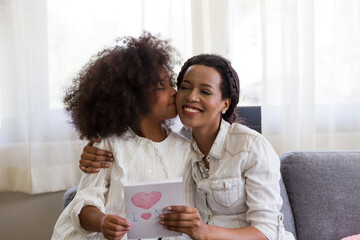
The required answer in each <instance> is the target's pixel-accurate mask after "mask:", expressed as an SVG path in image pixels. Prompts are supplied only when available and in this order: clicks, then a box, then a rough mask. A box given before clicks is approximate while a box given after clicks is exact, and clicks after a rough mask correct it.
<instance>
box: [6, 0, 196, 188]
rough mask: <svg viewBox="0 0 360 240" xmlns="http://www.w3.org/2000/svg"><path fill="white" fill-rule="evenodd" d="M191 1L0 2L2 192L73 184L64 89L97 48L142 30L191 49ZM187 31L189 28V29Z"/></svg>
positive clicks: (74, 160)
mask: <svg viewBox="0 0 360 240" xmlns="http://www.w3.org/2000/svg"><path fill="white" fill-rule="evenodd" d="M189 4H190V2H189V1H176V0H175V1H167V0H156V1H144V0H132V1H123V0H122V1H120V0H104V1H99V0H96V1H94V0H76V1H74V0H62V1H57V0H48V1H46V0H0V191H20V192H25V193H31V194H36V193H43V192H52V191H59V190H64V189H67V188H69V187H71V186H73V185H75V184H77V183H78V181H79V177H80V174H81V173H80V170H79V168H78V160H79V159H80V154H81V152H82V148H83V146H84V145H85V144H86V141H80V140H79V139H78V135H77V134H76V133H75V131H74V129H73V128H72V127H71V126H70V125H69V124H68V123H67V122H68V120H69V119H68V118H67V116H66V114H65V113H64V110H63V105H62V96H63V94H64V87H65V86H66V83H67V82H69V81H70V79H71V77H72V76H73V75H74V74H75V73H76V72H77V71H79V69H80V68H81V67H82V66H83V65H84V64H85V63H86V62H87V61H88V60H89V59H90V57H91V56H92V55H94V54H96V53H97V52H98V51H99V50H101V49H102V48H104V47H106V45H111V44H113V43H115V40H116V38H118V37H119V36H124V35H134V36H138V35H139V34H140V33H141V32H142V30H144V29H146V30H148V31H151V32H153V33H161V35H162V37H164V38H171V39H173V44H174V45H175V46H176V47H177V49H179V50H180V51H181V52H182V53H183V56H184V57H189V56H190V55H191V54H192V45H191V38H192V33H191V27H189V26H188V24H189V22H190V20H191V12H189V11H185V9H186V8H188V9H190V7H189V6H190V5H189ZM188 29H189V30H188Z"/></svg>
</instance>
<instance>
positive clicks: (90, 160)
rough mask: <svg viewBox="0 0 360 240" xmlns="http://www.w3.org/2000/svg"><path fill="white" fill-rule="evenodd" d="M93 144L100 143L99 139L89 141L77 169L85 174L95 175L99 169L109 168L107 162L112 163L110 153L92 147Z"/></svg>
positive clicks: (112, 159)
mask: <svg viewBox="0 0 360 240" xmlns="http://www.w3.org/2000/svg"><path fill="white" fill-rule="evenodd" d="M94 142H101V139H99V138H93V139H91V141H90V142H89V143H88V144H87V145H86V146H85V147H84V149H83V153H82V154H81V159H80V161H79V168H80V169H81V171H83V172H85V173H97V172H99V170H100V168H108V167H109V166H110V165H109V163H107V162H113V161H114V158H113V156H112V153H111V152H108V151H105V150H101V149H98V148H96V147H93V144H94Z"/></svg>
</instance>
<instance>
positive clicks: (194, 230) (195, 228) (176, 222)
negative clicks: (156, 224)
mask: <svg viewBox="0 0 360 240" xmlns="http://www.w3.org/2000/svg"><path fill="white" fill-rule="evenodd" d="M165 209H166V210H168V211H171V212H172V213H165V214H162V215H160V224H163V225H164V227H165V228H166V229H168V230H172V231H176V232H181V233H185V234H187V235H189V236H190V237H191V238H192V239H206V235H207V234H208V232H209V230H210V228H209V226H208V225H207V224H205V223H204V222H203V221H202V220H201V217H200V214H199V211H198V209H197V208H194V207H190V206H169V207H166V208H165Z"/></svg>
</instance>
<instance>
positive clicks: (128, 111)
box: [64, 32, 179, 139]
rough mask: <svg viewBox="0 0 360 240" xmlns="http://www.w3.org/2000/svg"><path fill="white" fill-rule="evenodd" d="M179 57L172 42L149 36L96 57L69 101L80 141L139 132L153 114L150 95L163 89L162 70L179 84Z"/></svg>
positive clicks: (75, 83)
mask: <svg viewBox="0 0 360 240" xmlns="http://www.w3.org/2000/svg"><path fill="white" fill-rule="evenodd" d="M178 57H179V54H178V53H177V51H176V50H175V49H174V48H173V47H172V46H171V45H170V44H169V42H168V41H165V40H161V39H159V38H158V37H156V36H153V35H152V34H150V33H148V32H144V33H143V34H142V35H141V36H140V37H139V38H134V37H123V38H120V39H118V40H117V44H116V45H115V46H114V47H111V48H107V49H104V50H102V51H100V52H99V53H98V54H97V55H95V56H93V57H92V58H91V59H90V61H89V62H88V63H87V64H86V65H85V66H84V67H83V69H82V70H81V71H80V73H79V74H78V75H77V76H76V77H75V78H74V79H73V81H72V85H71V86H70V87H69V88H68V89H67V91H66V94H65V97H64V103H65V109H66V111H67V112H68V113H69V115H70V117H71V122H70V123H71V124H73V125H74V127H75V128H76V130H77V131H78V132H79V134H80V138H81V139H83V138H86V139H91V138H93V137H101V138H104V137H108V136H111V135H117V136H120V135H121V134H122V133H124V132H125V131H126V130H127V129H128V127H130V128H132V129H138V127H139V124H140V116H144V115H146V114H148V113H149V112H150V111H151V109H150V105H149V100H148V93H149V91H151V90H153V89H154V88H155V86H156V85H158V84H160V85H163V80H162V79H161V77H160V69H161V68H165V69H167V71H168V73H169V75H170V79H171V81H172V83H173V84H174V72H173V68H174V66H175V65H176V64H179V60H178ZM153 91H154V90H153Z"/></svg>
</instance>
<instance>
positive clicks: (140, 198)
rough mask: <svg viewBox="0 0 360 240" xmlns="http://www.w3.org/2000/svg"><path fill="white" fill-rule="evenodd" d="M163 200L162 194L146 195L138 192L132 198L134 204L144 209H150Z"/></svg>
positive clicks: (152, 193)
mask: <svg viewBox="0 0 360 240" xmlns="http://www.w3.org/2000/svg"><path fill="white" fill-rule="evenodd" d="M160 198H161V192H151V193H144V192H138V193H135V194H134V195H133V196H132V197H131V201H132V203H133V204H134V205H135V206H137V207H139V208H143V209H149V208H151V207H152V206H154V205H155V203H157V202H158V201H159V200H160Z"/></svg>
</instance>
